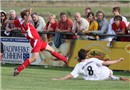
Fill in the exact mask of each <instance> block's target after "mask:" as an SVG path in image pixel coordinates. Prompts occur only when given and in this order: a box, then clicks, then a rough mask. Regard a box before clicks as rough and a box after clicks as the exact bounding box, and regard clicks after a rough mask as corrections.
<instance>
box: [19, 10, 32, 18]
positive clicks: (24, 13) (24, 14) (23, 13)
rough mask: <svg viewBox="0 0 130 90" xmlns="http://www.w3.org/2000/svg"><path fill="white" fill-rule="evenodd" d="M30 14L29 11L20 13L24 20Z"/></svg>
mask: <svg viewBox="0 0 130 90" xmlns="http://www.w3.org/2000/svg"><path fill="white" fill-rule="evenodd" d="M29 14H30V10H29V9H24V10H22V11H21V13H20V15H21V18H23V19H25V18H26V17H27V16H28V15H29Z"/></svg>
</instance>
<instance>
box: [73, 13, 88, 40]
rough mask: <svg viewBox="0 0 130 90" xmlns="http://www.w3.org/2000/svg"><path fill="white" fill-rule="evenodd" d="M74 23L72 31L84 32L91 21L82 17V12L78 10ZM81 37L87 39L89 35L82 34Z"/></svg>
mask: <svg viewBox="0 0 130 90" xmlns="http://www.w3.org/2000/svg"><path fill="white" fill-rule="evenodd" d="M74 18H75V20H74V24H73V27H72V31H73V32H74V33H84V32H85V31H87V30H88V29H89V22H88V21H87V20H86V19H85V18H82V17H81V14H80V13H79V12H76V13H75V15H74ZM79 38H80V39H87V36H80V37H79Z"/></svg>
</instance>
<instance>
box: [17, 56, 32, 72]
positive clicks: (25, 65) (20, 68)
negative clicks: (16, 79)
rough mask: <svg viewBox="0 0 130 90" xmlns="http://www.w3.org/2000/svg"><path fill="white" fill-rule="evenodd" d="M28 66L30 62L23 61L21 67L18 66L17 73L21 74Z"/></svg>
mask: <svg viewBox="0 0 130 90" xmlns="http://www.w3.org/2000/svg"><path fill="white" fill-rule="evenodd" d="M29 65H30V61H29V58H27V59H25V61H24V62H23V64H22V65H20V66H19V67H18V68H17V70H18V72H21V71H22V70H23V69H24V68H26V67H27V66H29Z"/></svg>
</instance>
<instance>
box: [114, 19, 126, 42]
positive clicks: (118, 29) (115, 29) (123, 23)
mask: <svg viewBox="0 0 130 90" xmlns="http://www.w3.org/2000/svg"><path fill="white" fill-rule="evenodd" d="M112 29H113V30H114V31H115V33H116V32H121V31H122V30H125V34H128V32H127V31H126V24H125V22H124V21H121V22H120V25H119V26H117V25H116V24H115V23H113V24H112ZM120 41H128V38H127V37H121V38H120Z"/></svg>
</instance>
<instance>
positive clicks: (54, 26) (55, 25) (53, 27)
mask: <svg viewBox="0 0 130 90" xmlns="http://www.w3.org/2000/svg"><path fill="white" fill-rule="evenodd" d="M49 23H50V22H49V21H48V22H47V24H46V27H45V28H46V29H48V25H49ZM57 25H58V24H57V22H56V21H55V23H53V24H52V25H51V28H52V29H53V30H54V31H55V29H56V27H57Z"/></svg>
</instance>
